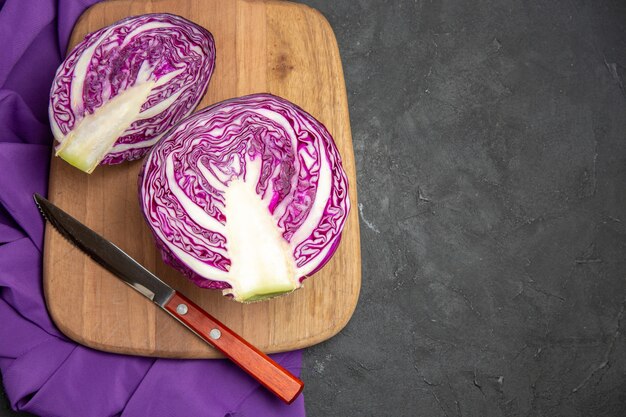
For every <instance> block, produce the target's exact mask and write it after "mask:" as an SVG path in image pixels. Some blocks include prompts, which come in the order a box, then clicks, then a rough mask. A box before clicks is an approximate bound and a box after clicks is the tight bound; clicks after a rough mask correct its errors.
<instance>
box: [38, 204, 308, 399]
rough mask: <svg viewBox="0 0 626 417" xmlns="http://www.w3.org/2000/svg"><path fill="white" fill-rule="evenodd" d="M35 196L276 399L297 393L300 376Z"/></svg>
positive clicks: (92, 251)
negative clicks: (276, 397) (296, 375)
mask: <svg viewBox="0 0 626 417" xmlns="http://www.w3.org/2000/svg"><path fill="white" fill-rule="evenodd" d="M34 198H35V203H36V204H37V206H38V207H39V210H40V211H41V213H42V214H43V216H44V218H45V219H47V220H48V221H49V222H50V224H51V225H52V226H54V228H55V229H56V230H58V231H59V233H61V235H63V236H64V237H65V238H66V239H68V240H69V241H70V242H71V243H72V244H74V245H75V246H76V247H78V248H79V249H80V250H82V251H83V252H84V253H86V254H87V255H89V256H90V257H91V258H92V259H93V260H95V261H96V262H97V263H99V264H100V265H102V266H103V267H104V268H106V269H108V270H109V271H110V272H111V273H113V274H114V275H115V276H117V277H118V278H119V279H121V280H122V281H123V282H124V283H126V284H128V285H130V286H131V287H133V288H134V289H135V290H137V291H138V292H140V293H141V294H143V295H144V296H145V297H146V298H148V299H150V300H152V302H154V303H155V304H156V305H157V306H159V307H160V308H161V309H163V310H165V311H166V312H167V313H168V314H169V315H170V316H172V317H174V318H175V319H176V320H178V321H179V322H180V323H182V324H183V325H184V326H185V327H187V329H189V330H191V331H192V332H193V333H195V335H196V336H198V337H199V338H200V339H202V340H204V341H205V342H206V343H208V344H209V345H211V346H213V347H214V348H216V349H217V350H219V351H220V352H222V353H223V354H224V355H225V356H227V357H228V358H229V359H230V360H232V361H233V362H235V363H236V364H237V365H239V366H240V367H241V368H242V369H243V370H244V371H246V372H247V373H248V374H250V375H251V376H252V377H254V379H256V380H257V381H258V382H259V383H261V384H262V385H263V386H265V387H266V388H267V389H268V390H269V391H271V392H272V393H274V394H275V395H276V396H278V397H279V398H280V399H281V400H283V401H284V402H286V403H287V404H291V403H292V402H293V401H294V400H295V399H296V398H297V397H298V395H299V394H300V393H301V392H302V389H303V388H304V383H303V382H302V381H301V380H300V379H298V378H297V377H295V376H294V375H293V374H291V373H290V372H289V371H288V370H286V369H285V368H283V367H282V366H280V365H279V364H278V363H276V362H275V361H274V360H272V359H271V358H270V357H268V356H267V355H266V354H264V353H263V352H261V351H260V350H259V349H257V348H256V347H254V346H252V345H251V344H250V343H248V342H247V341H246V340H244V339H243V338H242V337H241V336H239V335H238V334H236V333H235V332H233V331H232V330H230V329H229V328H228V327H226V326H225V325H224V324H222V323H221V322H220V321H219V320H217V319H216V318H214V317H213V316H211V315H210V314H209V313H207V312H206V311H204V310H203V309H202V308H200V307H198V306H197V305H196V304H194V303H193V302H192V301H191V300H189V299H188V298H187V297H185V296H184V295H183V294H181V293H179V292H178V291H176V290H174V289H173V288H172V287H170V286H169V285H167V284H166V283H165V282H163V281H161V280H160V279H159V278H158V277H157V276H156V275H154V274H152V272H150V271H148V270H147V269H146V268H144V267H143V266H142V265H141V264H139V263H138V262H137V261H135V260H134V259H133V258H131V257H130V256H129V255H128V254H126V253H125V252H124V251H123V250H121V249H120V248H118V247H117V246H115V245H114V244H113V243H111V242H110V241H108V240H106V239H105V238H103V237H102V236H100V235H98V234H97V233H96V232H94V231H93V230H91V229H89V228H88V227H87V226H85V225H84V224H82V223H81V222H79V221H78V220H76V219H75V218H73V217H72V216H70V215H69V214H67V213H66V212H64V211H63V210H61V209H60V208H58V207H57V206H55V205H54V204H52V203H51V202H50V201H48V200H46V199H45V198H43V197H42V196H40V195H39V194H35V195H34Z"/></svg>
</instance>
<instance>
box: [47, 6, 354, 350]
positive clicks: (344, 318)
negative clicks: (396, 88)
mask: <svg viewBox="0 0 626 417" xmlns="http://www.w3.org/2000/svg"><path fill="white" fill-rule="evenodd" d="M150 12H169V13H175V14H178V15H181V16H183V17H186V18H187V19H190V20H192V21H194V22H196V23H198V24H200V25H202V26H204V27H206V28H207V29H208V30H209V31H211V33H213V36H214V37H215V42H216V48H217V59H216V69H215V73H214V75H213V78H212V80H211V83H210V85H209V89H208V91H207V93H206V95H205V97H204V98H203V100H202V102H201V104H200V106H199V108H202V107H205V106H207V105H208V104H211V103H215V102H218V101H221V100H224V99H227V98H231V97H236V96H242V95H245V94H251V93H257V92H269V93H272V94H276V95H279V96H282V97H284V98H286V99H288V100H290V101H292V102H294V103H296V104H298V105H299V106H301V107H302V108H304V109H305V110H307V111H308V112H309V113H311V114H312V115H313V116H315V117H316V118H317V119H318V120H320V121H321V122H322V123H324V124H325V125H326V127H327V128H328V130H329V131H330V133H331V134H332V135H333V137H334V138H335V141H336V143H337V146H338V148H339V151H340V153H341V156H342V158H343V165H344V168H345V170H346V172H347V174H348V179H349V183H350V190H349V194H350V201H351V205H352V209H351V212H350V215H349V218H348V222H347V224H346V228H345V230H344V233H343V237H342V242H341V244H340V246H339V249H338V250H337V252H336V254H335V255H334V257H333V258H332V260H331V261H330V262H329V263H328V264H327V265H326V266H325V267H324V268H323V269H322V270H321V271H320V272H318V273H317V274H316V275H315V276H314V277H312V278H310V279H308V280H306V281H305V284H304V288H303V289H301V290H298V291H296V292H294V293H292V294H289V295H286V296H282V297H279V298H275V299H272V300H269V301H264V302H259V303H255V304H248V305H243V304H239V303H237V302H234V301H232V300H229V299H227V298H225V297H223V296H221V294H220V292H216V291H211V290H203V289H200V288H198V287H196V286H195V285H193V284H192V283H191V282H189V281H187V280H186V279H185V278H183V277H182V276H181V275H180V274H179V273H178V272H176V271H175V270H173V269H172V268H170V267H168V266H167V265H165V264H164V263H163V262H162V261H161V259H160V256H159V254H158V253H157V251H156V249H155V246H154V242H153V240H152V236H151V234H150V231H149V230H148V227H147V225H146V224H145V222H144V220H143V218H142V217H141V215H140V211H139V201H138V198H137V175H138V172H139V169H140V168H141V163H142V162H141V161H136V162H132V163H126V164H122V165H118V166H108V167H107V166H101V167H98V168H97V169H96V170H95V171H94V173H93V174H91V175H88V174H85V173H83V172H81V171H79V170H77V169H75V168H73V167H71V166H70V165H68V164H67V163H65V162H64V161H62V160H60V159H59V158H52V163H51V168H50V184H49V191H48V196H49V199H50V200H51V201H52V202H54V203H55V204H57V205H58V206H59V207H61V208H63V209H64V210H66V211H67V212H69V213H70V214H72V215H73V216H75V217H76V218H78V219H79V220H80V221H83V222H84V223H85V224H87V225H88V226H89V227H91V228H93V229H94V230H95V231H97V232H98V233H100V234H102V235H103V236H104V237H106V238H107V239H109V240H111V241H113V242H114V243H116V244H117V245H118V246H119V247H121V248H122V249H123V250H125V251H126V252H127V253H128V254H130V255H131V256H133V257H134V258H135V259H137V260H138V261H139V262H140V263H141V264H143V265H144V266H145V267H146V268H148V269H149V270H150V271H152V272H154V273H155V274H156V275H158V276H159V277H161V278H162V279H163V280H165V281H166V282H168V283H169V284H170V285H172V286H173V287H174V288H175V289H177V290H179V291H181V292H182V293H184V294H186V295H187V296H188V297H189V298H190V299H192V300H193V301H194V302H195V303H197V304H198V305H199V306H200V307H202V308H204V309H205V310H207V311H208V312H210V313H211V314H212V315H214V316H215V317H217V318H218V319H219V320H221V321H222V322H224V323H225V324H227V325H228V326H229V327H231V328H232V329H233V330H234V331H235V332H237V333H239V334H240V335H242V336H243V337H244V338H246V339H247V340H248V341H250V342H251V343H252V344H254V345H255V346H257V347H259V348H260V349H261V350H262V351H264V352H266V353H271V352H281V351H286V350H292V349H297V348H302V347H307V346H311V345H313V344H316V343H319V342H322V341H324V340H326V339H328V338H330V337H332V336H333V335H335V334H336V333H337V332H339V331H340V330H341V329H342V328H343V327H344V326H345V325H346V324H347V322H348V320H349V319H350V317H351V316H352V313H353V311H354V308H355V306H356V303H357V299H358V295H359V290H360V285H361V257H360V243H359V225H358V216H357V193H356V175H355V164H354V154H353V148H352V138H351V134H350V123H349V115H348V105H347V97H346V90H345V83H344V79H343V70H342V68H341V60H340V56H339V51H338V48H337V43H336V40H335V37H334V34H333V31H332V29H331V28H330V25H329V24H328V22H327V21H326V19H325V18H324V17H323V16H322V15H321V14H320V13H319V12H317V11H316V10H314V9H311V8H309V7H307V6H303V5H298V4H294V3H289V2H278V1H247V0H184V1H183V0H153V1H132V0H114V1H108V2H104V3H99V4H97V5H95V6H93V7H91V8H90V9H88V10H87V11H86V12H85V13H84V14H83V15H82V16H81V18H80V20H79V21H78V23H77V25H76V27H75V28H74V32H73V35H72V39H71V43H70V45H75V44H76V43H77V42H78V41H80V40H81V39H82V38H83V37H84V35H85V34H87V33H89V32H93V31H95V30H97V29H99V28H101V27H103V26H106V25H108V24H111V23H113V22H115V21H117V20H119V19H121V18H123V17H126V16H131V15H138V14H142V13H150ZM44 292H45V296H46V301H47V305H48V309H49V311H50V314H51V316H52V318H53V320H54V322H55V323H56V324H57V326H58V327H59V328H60V329H61V331H62V332H63V333H65V334H66V335H68V336H69V337H70V338H72V339H74V340H76V341H77V342H79V343H82V344H85V345H88V346H91V347H93V348H96V349H101V350H106V351H112V352H118V353H126V354H136V355H146V356H159V357H178V358H216V357H220V353H219V352H218V351H216V350H215V349H213V348H211V347H209V346H207V345H206V344H205V343H203V342H202V341H200V340H198V339H197V338H196V337H195V336H194V335H193V334H192V333H190V332H189V331H188V330H187V329H185V328H183V327H182V326H181V325H180V323H177V322H176V321H175V320H173V319H172V318H171V317H169V316H168V314H167V313H165V312H163V311H161V310H159V309H158V308H156V307H155V306H154V305H153V304H152V303H150V302H149V301H147V300H146V299H144V298H143V297H142V296H141V295H140V294H138V293H135V292H134V291H132V290H130V289H129V288H128V287H127V286H126V285H124V284H123V283H122V282H120V281H119V280H117V279H116V278H114V277H113V276H112V275H111V274H109V273H108V272H107V271H105V270H104V269H102V268H100V267H99V266H98V265H97V264H95V263H94V262H93V261H91V260H90V259H88V258H87V257H86V256H84V255H83V254H82V253H80V252H79V251H78V250H77V249H75V248H74V247H72V246H71V245H70V244H69V243H67V242H65V240H63V239H62V238H61V237H60V236H59V235H58V234H57V233H56V232H55V231H53V230H51V229H50V228H49V227H48V228H47V229H46V237H45V248H44Z"/></svg>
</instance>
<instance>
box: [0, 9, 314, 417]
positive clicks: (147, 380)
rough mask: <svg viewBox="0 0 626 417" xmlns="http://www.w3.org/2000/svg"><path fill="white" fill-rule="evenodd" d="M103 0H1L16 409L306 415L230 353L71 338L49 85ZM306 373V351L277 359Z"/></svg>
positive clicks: (4, 314) (2, 144) (1, 363)
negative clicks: (114, 345)
mask: <svg viewBox="0 0 626 417" xmlns="http://www.w3.org/2000/svg"><path fill="white" fill-rule="evenodd" d="M92 3H95V1H94V0H83V1H79V0H73V1H72V0H5V1H3V0H0V7H1V9H0V39H1V40H2V42H1V43H0V323H2V324H1V325H0V371H1V372H2V378H3V381H4V386H5V389H6V392H7V396H8V398H9V400H10V402H11V406H12V407H13V408H14V409H16V410H24V411H29V412H31V413H34V414H38V415H41V416H65V417H71V416H80V417H88V416H112V415H121V416H128V417H131V416H141V417H143V416H226V415H230V416H273V415H280V416H304V400H303V398H302V396H300V398H299V399H298V400H297V401H296V402H295V403H294V404H292V405H291V406H286V405H284V404H283V403H282V402H281V401H280V400H278V399H277V398H275V397H273V396H272V395H271V394H269V393H268V392H267V391H266V390H265V389H263V388H262V387H260V386H259V384H257V383H256V382H255V381H254V380H253V379H252V378H250V377H249V376H248V375H247V374H245V373H244V372H243V371H241V370H240V369H239V368H237V367H236V366H235V365H233V364H232V363H230V362H228V361H224V360H165V359H156V360H155V359H152V358H140V357H131V356H121V355H114V354H108V353H103V352H98V351H95V350H92V349H89V348H86V347H84V346H80V345H77V344H75V343H74V342H72V341H70V340H68V339H67V338H65V337H64V336H63V335H62V334H61V333H59V331H58V330H57V329H56V327H55V326H54V325H53V323H52V322H51V321H50V318H49V317H48V314H47V312H46V309H45V305H44V300H43V296H42V289H41V248H42V239H43V221H42V220H41V217H40V215H39V213H38V211H37V209H36V208H35V206H34V204H33V200H32V194H33V193H35V192H39V193H42V194H45V191H46V188H47V175H48V162H49V158H50V152H51V150H50V144H51V143H52V136H51V133H50V130H49V127H48V120H47V99H48V91H49V90H50V84H51V81H52V77H53V76H54V71H55V70H56V67H57V66H58V65H59V63H60V62H61V57H62V56H63V52H64V51H65V50H66V47H67V41H68V39H69V35H70V32H71V29H72V26H73V24H74V22H75V20H76V19H77V18H78V16H79V15H80V13H81V12H82V11H83V10H84V9H85V8H86V7H87V6H89V5H90V4H92ZM273 357H274V359H275V360H276V361H278V362H279V363H281V364H282V365H283V366H285V367H287V368H288V369H290V370H291V371H292V372H294V373H296V374H299V372H300V368H301V361H302V354H301V352H300V351H297V352H290V353H284V354H278V355H273Z"/></svg>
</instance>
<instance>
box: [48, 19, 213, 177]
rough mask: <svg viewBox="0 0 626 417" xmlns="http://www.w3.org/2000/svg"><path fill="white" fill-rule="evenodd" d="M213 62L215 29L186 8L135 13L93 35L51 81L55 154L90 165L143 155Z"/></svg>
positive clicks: (194, 95) (194, 96) (188, 103)
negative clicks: (184, 12) (184, 13)
mask: <svg viewBox="0 0 626 417" xmlns="http://www.w3.org/2000/svg"><path fill="white" fill-rule="evenodd" d="M214 65H215V44H214V41H213V36H212V35H211V33H209V32H208V31H207V30H206V29H204V28H202V27H200V26H198V25H196V24H195V23H192V22H190V21H188V20H186V19H183V18H182V17H180V16H175V15H171V14H146V15H141V16H136V17H129V18H127V19H123V20H120V21H119V22H117V23H114V24H113V25H111V26H108V27H105V28H102V29H100V30H98V31H97V32H94V33H91V34H89V35H87V36H86V37H85V39H84V40H83V41H82V42H80V43H79V44H78V45H77V46H76V47H75V48H74V50H72V52H71V53H70V54H69V55H68V56H67V58H66V59H65V61H63V64H62V65H61V66H60V67H59V69H58V70H57V73H56V76H55V78H54V82H53V84H52V90H51V92H50V106H49V116H50V125H51V127H52V132H53V133H54V137H55V139H56V141H57V146H56V154H57V155H58V156H60V157H61V158H63V159H64V160H66V161H67V162H69V163H70V164H72V165H74V166H75V167H77V168H79V169H81V170H83V171H85V172H92V171H93V170H94V169H95V167H96V166H97V165H98V164H100V163H102V164H116V163H120V162H123V161H124V160H133V159H137V158H141V157H142V156H144V155H145V154H146V153H147V152H148V150H149V148H150V147H151V146H152V145H154V144H155V143H156V142H157V141H158V140H159V139H160V138H161V136H162V135H163V134H164V133H165V132H166V131H167V130H168V129H169V128H171V127H172V126H173V125H174V124H176V123H177V122H179V121H180V120H182V119H183V118H185V117H186V116H188V115H189V114H190V113H191V112H192V111H193V110H194V109H195V108H196V106H197V105H198V102H199V101H200V99H201V98H202V96H203V95H204V92H205V91H206V88H207V85H208V84H209V79H210V78H211V74H212V73H213V68H214Z"/></svg>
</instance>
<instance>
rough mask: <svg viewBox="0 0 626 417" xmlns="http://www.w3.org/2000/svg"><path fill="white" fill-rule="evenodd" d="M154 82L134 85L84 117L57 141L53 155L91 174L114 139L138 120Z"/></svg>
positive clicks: (113, 142)
mask: <svg viewBox="0 0 626 417" xmlns="http://www.w3.org/2000/svg"><path fill="white" fill-rule="evenodd" d="M154 85H155V82H154V81H147V82H144V83H141V84H139V85H135V86H133V87H131V88H129V89H128V90H126V91H124V92H122V93H120V94H118V95H117V96H115V97H113V98H112V99H111V100H109V101H108V102H107V103H105V104H104V105H103V106H102V107H99V108H97V109H96V111H94V112H93V113H92V114H87V115H85V117H84V118H83V119H82V120H81V121H79V122H78V125H77V126H76V128H74V129H73V130H72V131H70V132H69V133H68V134H67V136H65V137H64V138H63V140H62V141H61V145H60V146H59V148H58V149H57V151H56V155H57V156H60V157H61V158H63V159H64V160H65V161H67V162H68V163H70V164H71V165H73V166H75V167H76V168H78V169H80V170H82V171H85V172H87V173H91V172H93V170H94V169H95V168H96V166H98V164H99V163H100V161H102V160H103V159H104V157H105V156H106V155H107V153H109V151H110V150H111V148H112V147H113V145H114V144H115V142H116V141H117V139H118V138H119V137H120V136H122V134H123V133H124V131H125V130H126V129H128V127H129V126H130V125H131V124H132V123H133V122H134V121H135V120H136V119H137V118H138V116H139V113H140V112H141V106H142V105H143V103H145V101H146V99H147V98H148V95H150V92H151V91H152V88H153V87H154Z"/></svg>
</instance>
